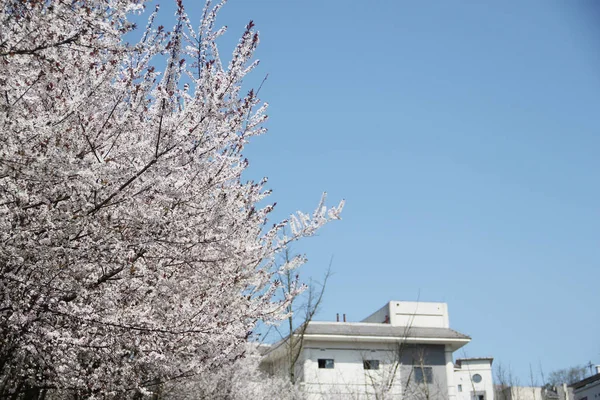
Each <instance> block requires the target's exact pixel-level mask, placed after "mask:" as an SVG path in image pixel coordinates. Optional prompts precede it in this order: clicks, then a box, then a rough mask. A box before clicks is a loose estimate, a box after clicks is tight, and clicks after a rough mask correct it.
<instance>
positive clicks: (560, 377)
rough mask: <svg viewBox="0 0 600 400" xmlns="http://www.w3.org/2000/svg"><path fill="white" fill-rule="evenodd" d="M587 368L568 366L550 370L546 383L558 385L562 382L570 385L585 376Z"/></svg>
mask: <svg viewBox="0 0 600 400" xmlns="http://www.w3.org/2000/svg"><path fill="white" fill-rule="evenodd" d="M587 373H588V370H587V368H586V367H585V366H574V367H570V368H564V369H559V370H556V371H552V372H550V374H549V375H548V384H549V385H551V386H559V385H562V384H563V383H566V384H567V385H572V384H573V383H575V382H579V381H581V380H583V379H585V377H586V376H587Z"/></svg>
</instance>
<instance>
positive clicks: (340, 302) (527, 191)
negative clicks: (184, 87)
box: [162, 0, 600, 384]
mask: <svg viewBox="0 0 600 400" xmlns="http://www.w3.org/2000/svg"><path fill="white" fill-rule="evenodd" d="M162 3H163V5H164V6H167V5H168V4H169V3H170V2H169V1H162ZM201 3H202V2H201V1H197V2H196V1H188V2H187V3H186V4H187V8H188V11H189V12H190V14H191V15H192V17H194V16H198V15H199V13H200V10H199V9H200V8H201ZM594 4H596V5H594ZM165 8H168V7H165ZM194 8H197V9H196V10H194ZM163 18H164V17H163ZM250 19H253V20H254V21H255V23H256V25H257V28H258V29H259V30H260V33H261V45H260V47H259V50H258V52H257V56H258V58H259V59H260V60H261V65H260V66H259V68H258V69H257V70H256V72H254V73H253V76H252V77H251V80H250V82H249V83H250V84H252V85H254V86H257V85H258V84H259V83H260V81H261V80H262V78H263V77H264V75H265V74H267V73H268V74H269V78H268V80H267V81H266V83H265V85H264V87H263V89H262V90H261V93H260V95H261V98H263V99H264V100H265V101H268V102H269V103H270V111H269V115H270V120H269V122H268V125H267V126H268V128H269V133H268V134H267V135H266V136H263V137H260V138H257V139H256V140H254V142H253V143H252V144H251V145H250V146H249V147H248V149H247V151H246V155H247V156H248V158H249V159H250V163H251V167H250V171H249V174H248V177H252V178H258V177H262V176H268V177H269V184H268V187H269V188H272V189H273V190H274V194H273V196H272V201H277V203H278V206H277V212H276V213H275V216H276V217H279V218H285V216H286V215H287V214H289V213H291V212H293V211H295V210H298V209H301V210H304V211H311V210H312V209H313V208H314V206H316V204H317V201H318V199H319V196H320V193H321V192H322V191H327V192H328V193H329V196H330V201H331V203H332V204H333V203H335V202H337V201H339V199H341V198H345V199H346V201H347V205H346V208H345V210H344V213H343V220H342V221H340V222H335V223H332V224H331V225H329V226H327V227H325V228H324V229H323V231H322V232H321V233H320V235H319V236H318V237H315V238H311V239H309V240H307V241H306V242H304V243H303V244H298V245H297V246H296V247H295V248H294V250H296V251H297V252H301V253H306V254H307V256H308V257H309V259H310V262H309V263H308V264H307V265H306V266H305V267H304V269H303V271H302V274H303V276H304V277H305V278H308V277H311V276H312V277H314V278H316V279H318V278H319V277H320V276H321V275H322V274H323V273H324V271H325V270H326V268H327V265H328V263H329V259H330V257H331V256H333V257H334V260H333V270H334V273H335V274H334V276H333V277H332V278H331V280H330V281H329V284H328V287H327V292H326V295H325V299H324V303H323V305H322V308H321V311H320V313H319V314H318V319H323V320H333V319H334V318H335V314H336V313H337V312H339V313H346V314H347V315H348V318H349V320H351V321H359V320H360V319H362V318H364V317H366V316H367V315H369V314H370V313H371V312H373V311H375V310H377V309H378V308H380V307H381V306H382V305H383V304H385V303H386V302H387V301H389V300H417V299H418V300H420V301H443V302H447V303H448V305H449V310H450V324H451V327H452V328H454V329H456V330H458V331H460V332H463V333H466V334H468V335H470V336H472V338H473V340H472V342H471V343H470V344H469V345H468V346H466V347H465V348H464V352H463V351H459V354H456V356H459V357H463V356H469V357H476V356H493V357H494V358H495V363H498V362H501V363H502V364H504V365H505V366H508V365H510V367H511V368H512V370H513V372H514V373H515V374H516V375H517V376H519V378H520V380H521V383H522V384H528V383H529V378H528V375H529V365H530V364H531V365H532V368H533V370H534V372H535V373H536V374H537V373H538V371H539V369H540V367H539V366H540V365H541V366H542V367H543V371H544V373H545V374H546V375H547V374H548V373H549V372H550V371H552V370H555V369H558V368H566V367H569V366H572V365H577V364H584V363H587V362H589V361H591V362H592V363H595V364H600V339H599V337H600V336H599V332H600V269H599V265H600V251H599V249H600V248H599V241H600V190H599V185H598V175H599V171H600V159H599V157H598V154H599V151H600V131H599V130H600V129H599V128H600V5H598V3H596V2H594V1H591V0H590V1H553V0H544V1H535V0H533V1H526V2H520V1H512V0H511V1H451V2H449V1H443V2H442V1H437V2H422V1H410V2H409V1H372V2H365V1H356V0H320V1H314V0H302V1H300V0H294V1H292V0H230V1H229V3H228V4H227V5H226V6H225V8H224V9H223V11H222V13H221V14H220V17H219V22H220V24H223V25H228V26H229V32H228V33H227V34H226V37H225V38H224V39H223V40H222V41H221V52H222V53H223V54H226V53H230V50H232V49H233V45H234V44H235V43H236V41H237V39H238V37H239V36H240V34H241V33H242V31H243V27H244V25H245V23H246V22H247V21H248V20H250ZM165 25H167V24H166V23H165ZM168 26H169V25H168ZM538 383H539V378H538Z"/></svg>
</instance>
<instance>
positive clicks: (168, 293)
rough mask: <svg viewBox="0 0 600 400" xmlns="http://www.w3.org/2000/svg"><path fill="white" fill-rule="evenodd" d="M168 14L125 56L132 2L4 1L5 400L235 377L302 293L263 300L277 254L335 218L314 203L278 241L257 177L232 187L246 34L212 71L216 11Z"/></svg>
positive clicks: (247, 54)
mask: <svg viewBox="0 0 600 400" xmlns="http://www.w3.org/2000/svg"><path fill="white" fill-rule="evenodd" d="M178 4H179V6H178V11H177V15H176V18H177V19H176V24H175V27H174V28H173V30H172V31H171V32H168V31H166V30H165V28H164V27H162V26H158V27H156V26H155V24H154V23H153V20H154V17H155V15H156V13H155V14H153V15H152V17H151V18H150V23H149V25H148V28H147V29H146V31H145V33H144V35H143V37H142V38H141V40H140V42H139V43H138V44H136V45H134V46H129V45H127V44H125V43H124V42H123V35H125V34H127V33H128V32H131V30H132V29H133V28H134V25H133V24H131V23H130V22H128V20H127V17H128V15H129V14H130V13H131V12H135V11H139V10H141V9H142V7H143V5H142V2H141V1H136V0H80V1H43V0H1V5H2V6H1V8H0V21H1V24H2V29H1V30H0V91H1V95H2V98H1V99H0V102H1V103H0V115H1V117H0V118H1V119H0V126H1V129H0V335H1V338H2V341H1V342H0V397H2V398H4V397H8V396H9V394H10V395H12V396H16V397H18V396H24V397H30V398H35V397H37V396H44V395H45V393H46V391H48V390H51V391H53V392H55V393H59V392H64V393H71V394H76V395H78V396H83V397H86V398H90V397H110V396H114V397H118V398H123V397H125V396H126V395H127V396H128V395H132V396H133V395H134V394H136V393H137V394H138V395H139V394H142V393H149V392H150V391H152V390H153V388H154V387H158V386H159V384H161V383H162V382H165V381H169V380H172V379H182V378H185V377H190V376H195V375H198V374H200V373H202V372H203V371H207V370H208V369H214V368H219V367H221V366H224V365H229V364H231V363H232V362H234V361H235V360H236V359H238V358H239V357H240V356H241V355H242V354H243V352H244V343H245V342H246V338H247V336H248V335H249V332H250V331H251V330H252V329H253V327H254V325H255V323H256V321H257V320H259V319H264V320H276V319H279V318H281V317H282V314H284V313H285V309H286V306H287V303H288V302H289V301H290V300H291V299H292V298H293V297H294V296H295V295H296V294H297V293H298V292H299V291H300V288H299V287H297V288H294V290H292V291H291V292H290V294H289V296H288V298H286V299H284V300H282V301H273V300H272V299H273V294H274V293H275V291H276V290H277V288H278V287H279V285H280V284H279V282H277V280H276V279H273V277H274V276H277V274H278V273H281V272H282V271H278V270H277V268H275V264H274V261H273V260H274V257H275V256H276V255H277V254H279V253H280V252H282V251H284V250H285V248H286V246H287V245H288V243H290V242H291V241H293V240H296V239H298V238H301V237H305V236H310V235H312V234H314V232H315V231H316V230H317V229H318V228H319V227H321V226H322V225H323V224H324V223H325V222H326V221H327V220H329V219H337V218H338V216H339V212H340V211H341V207H342V204H340V206H338V207H334V208H332V209H330V210H329V211H327V210H326V208H325V205H324V200H325V199H324V198H323V199H322V201H321V203H319V205H318V207H317V209H316V211H315V213H314V214H312V215H310V216H309V215H306V214H303V213H298V214H297V215H295V216H293V217H292V218H291V219H290V222H289V224H291V226H290V229H291V232H292V233H291V234H290V235H285V234H284V233H283V232H282V229H283V228H284V227H285V226H286V225H288V221H283V222H281V223H277V224H275V225H272V226H271V227H269V226H268V222H267V217H268V215H269V213H270V212H271V211H272V209H273V206H274V205H266V206H263V207H259V204H263V203H264V201H263V200H264V199H265V198H266V197H267V196H268V195H269V191H267V190H265V189H264V185H265V182H266V181H265V180H263V181H261V182H245V181H244V180H242V178H241V174H242V172H243V171H244V170H245V168H246V167H247V165H248V161H247V160H246V159H245V158H244V157H243V155H242V150H243V149H244V145H245V144H246V143H247V141H248V139H249V138H250V137H252V136H255V135H258V134H261V133H263V132H264V131H265V129H264V128H263V127H262V125H261V124H262V123H263V122H264V121H265V119H266V115H265V112H266V104H261V102H260V100H259V99H258V97H257V93H256V92H255V91H250V92H249V93H248V94H246V95H242V94H241V93H240V90H241V88H240V86H241V82H242V79H243V78H244V76H245V75H246V74H248V73H249V72H250V71H251V70H252V69H253V68H254V67H255V66H256V64H257V62H256V61H254V62H253V61H252V55H253V52H254V50H255V48H256V46H257V45H258V42H259V40H258V34H257V33H256V32H255V30H254V25H253V23H252V22H250V23H249V24H248V25H247V26H246V30H245V31H244V33H243V35H242V37H241V39H240V41H239V43H238V45H237V47H236V48H235V50H234V51H233V56H232V58H231V61H230V62H229V64H228V65H227V66H224V65H223V64H222V63H221V61H220V58H219V53H218V48H217V46H216V44H215V39H216V38H217V37H219V36H220V35H221V34H223V33H224V32H225V30H224V29H214V25H215V18H216V14H217V12H218V10H219V9H220V8H221V6H222V5H223V3H222V2H221V3H218V4H217V5H215V6H212V5H211V4H210V2H208V3H207V5H206V7H205V9H204V12H203V17H202V20H201V21H200V25H199V27H197V28H194V27H193V26H192V24H191V22H190V21H189V19H188V17H187V14H186V13H185V10H184V8H183V5H182V3H181V2H179V3H178ZM157 57H158V58H160V57H165V58H166V60H167V63H166V67H165V70H164V71H162V73H161V72H160V71H159V69H158V68H156V66H154V65H153V62H155V61H154V60H156V59H157ZM296 264H297V263H296V262H294V263H292V265H296ZM289 267H290V265H284V266H283V267H282V268H283V269H285V268H289Z"/></svg>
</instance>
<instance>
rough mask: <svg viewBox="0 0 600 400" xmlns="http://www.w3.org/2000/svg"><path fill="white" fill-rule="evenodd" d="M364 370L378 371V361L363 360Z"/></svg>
mask: <svg viewBox="0 0 600 400" xmlns="http://www.w3.org/2000/svg"><path fill="white" fill-rule="evenodd" d="M363 368H364V369H379V360H364V361H363Z"/></svg>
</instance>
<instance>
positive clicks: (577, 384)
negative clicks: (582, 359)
mask: <svg viewBox="0 0 600 400" xmlns="http://www.w3.org/2000/svg"><path fill="white" fill-rule="evenodd" d="M596 381H600V374H596V375H592V376H590V377H588V378H585V379H584V380H581V381H579V382H575V383H573V384H572V385H569V386H571V387H572V388H573V390H577V389H581V388H582V387H584V386H587V385H589V384H591V383H594V382H596Z"/></svg>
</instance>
